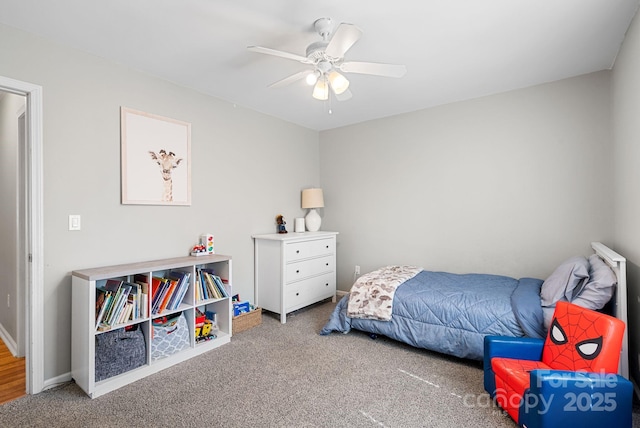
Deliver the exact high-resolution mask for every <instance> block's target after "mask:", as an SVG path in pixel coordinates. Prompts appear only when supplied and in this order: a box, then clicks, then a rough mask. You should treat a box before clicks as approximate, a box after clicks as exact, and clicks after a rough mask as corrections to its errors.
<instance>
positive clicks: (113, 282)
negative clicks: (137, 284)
mask: <svg viewBox="0 0 640 428" xmlns="http://www.w3.org/2000/svg"><path fill="white" fill-rule="evenodd" d="M122 282H123V281H121V280H118V279H107V280H106V281H105V283H104V286H103V288H104V289H105V290H106V291H109V292H110V293H111V300H110V302H109V307H108V308H107V309H106V312H105V313H104V315H103V317H102V321H101V322H106V320H108V319H109V317H110V316H111V313H112V312H113V310H114V307H115V306H116V303H117V302H116V300H117V297H116V296H117V294H118V291H120V285H122Z"/></svg>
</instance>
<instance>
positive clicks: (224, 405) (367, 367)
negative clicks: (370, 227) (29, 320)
mask: <svg viewBox="0 0 640 428" xmlns="http://www.w3.org/2000/svg"><path fill="white" fill-rule="evenodd" d="M333 307H334V304H333V303H330V302H327V303H323V304H319V305H316V306H314V307H311V308H308V309H304V310H301V311H299V312H297V313H294V314H293V315H291V316H288V317H287V323H286V324H285V325H281V324H280V323H279V322H278V319H277V317H276V316H275V315H273V314H264V315H263V320H262V324H261V325H260V326H258V327H255V328H253V329H251V330H247V331H245V332H242V333H239V334H237V335H235V336H234V337H233V338H232V340H231V343H230V344H228V345H224V346H222V347H220V348H218V349H216V350H213V351H211V352H209V353H207V354H204V355H201V356H199V357H196V358H194V359H192V360H189V361H188V362H185V363H182V364H179V365H177V366H174V367H171V368H169V369H167V370H164V371H162V372H160V373H157V374H155V375H152V376H150V377H148V378H145V379H143V380H140V381H138V382H135V383H133V384H130V385H128V386H126V387H123V388H121V389H119V390H117V391H114V392H112V393H109V394H107V395H104V396H102V397H99V398H96V399H94V400H91V399H90V398H88V397H87V396H86V395H84V393H83V392H82V391H81V390H80V389H79V388H78V387H77V386H76V385H75V384H73V383H69V384H65V385H62V386H60V387H58V388H56V389H54V390H49V391H46V392H43V393H41V394H37V395H33V396H27V397H23V398H20V399H18V400H16V401H13V402H11V403H8V404H5V405H3V406H0V427H150V426H155V427H255V426H263V427H389V428H391V427H404V428H407V427H408V428H411V427H456V428H457V427H468V426H475V427H508V428H512V427H515V424H514V423H513V422H512V421H511V419H509V418H508V417H507V416H505V415H504V414H503V413H502V412H501V411H500V410H499V409H497V408H496V407H495V406H494V404H493V403H492V402H491V401H490V400H489V399H488V396H487V394H486V393H485V392H484V390H483V386H482V369H481V365H480V363H479V362H471V361H465V360H459V359H454V358H449V357H446V356H443V355H439V354H436V353H431V352H428V351H425V350H420V349H415V348H411V347H409V346H406V345H403V344H400V343H397V342H394V341H391V340H388V339H385V338H379V339H377V340H372V339H371V338H369V336H368V335H366V334H364V333H359V332H351V333H349V334H347V335H342V334H332V335H330V336H320V335H319V334H318V332H319V331H320V329H321V328H322V326H323V325H324V323H325V322H326V321H327V319H328V317H329V313H330V312H331V310H332V309H333ZM638 416H639V415H637V414H634V427H635V426H638V427H640V423H639V419H638Z"/></svg>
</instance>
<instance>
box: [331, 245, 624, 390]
mask: <svg viewBox="0 0 640 428" xmlns="http://www.w3.org/2000/svg"><path fill="white" fill-rule="evenodd" d="M591 247H592V248H593V250H594V253H593V254H592V255H590V256H589V257H588V258H587V257H582V256H577V257H572V258H570V259H567V260H565V261H564V262H563V263H562V264H561V265H559V266H558V267H557V268H556V270H555V271H554V272H553V273H552V274H551V275H550V276H549V277H548V278H547V279H545V280H544V281H543V280H541V279H536V278H520V279H516V278H511V277H507V276H501V275H490V274H454V273H447V272H434V271H427V270H423V269H420V268H415V267H411V266H410V267H406V266H399V267H398V266H393V267H385V268H382V269H381V270H376V271H374V272H372V273H370V274H365V275H363V277H360V278H359V279H358V280H357V281H356V283H354V286H353V287H352V289H351V292H350V293H349V294H347V295H345V296H344V297H343V298H342V299H341V300H340V301H339V302H338V304H337V305H336V307H335V309H334V310H333V312H332V313H331V315H330V317H329V320H328V322H327V323H326V325H325V326H324V327H323V329H322V330H321V332H320V334H322V335H329V334H331V333H333V332H340V333H345V334H346V333H348V332H349V331H350V330H351V329H356V330H360V331H363V332H367V333H370V334H372V335H383V336H386V337H389V338H391V339H394V340H398V341H401V342H404V343H407V344H409V345H412V346H415V347H418V348H425V349H429V350H432V351H437V352H441V353H444V354H448V355H453V356H456V357H460V358H468V359H475V360H481V359H482V356H483V352H484V344H483V341H484V336H486V335H502V336H513V337H521V336H526V337H539V338H542V337H545V336H546V327H547V325H548V322H549V321H550V319H551V314H552V313H553V310H554V309H555V304H556V303H557V302H558V301H571V302H572V303H575V304H579V305H581V306H585V307H589V308H590V309H596V310H603V311H607V312H609V313H610V314H612V315H614V316H615V317H617V318H619V319H621V320H622V321H623V322H624V323H625V324H626V323H627V293H626V291H627V290H626V260H625V258H624V257H622V256H621V255H619V254H618V253H616V252H615V251H613V250H611V249H610V248H608V247H607V246H605V245H603V244H601V243H599V242H594V243H592V244H591ZM390 272H391V274H389V273H390ZM365 284H366V285H365ZM372 284H373V285H375V287H373V288H371V285H372ZM366 287H369V288H366ZM363 290H366V292H365V291H363ZM372 290H373V291H372ZM350 296H352V299H351V301H350ZM354 296H355V297H354ZM371 307H374V308H375V310H370V308H371ZM363 308H364V309H363ZM619 373H620V374H621V375H622V376H624V377H626V378H628V377H629V366H628V345H627V334H626V332H625V337H624V341H623V349H622V352H621V358H620V369H619Z"/></svg>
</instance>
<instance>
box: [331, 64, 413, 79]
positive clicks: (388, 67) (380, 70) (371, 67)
mask: <svg viewBox="0 0 640 428" xmlns="http://www.w3.org/2000/svg"><path fill="white" fill-rule="evenodd" d="M339 68H340V70H342V71H344V72H345V73H360V74H373V75H375V76H385V77H402V76H404V75H405V74H406V73H407V67H406V66H404V65H397V64H381V63H377V62H359V61H350V62H343V63H342V64H341V65H340V67H339Z"/></svg>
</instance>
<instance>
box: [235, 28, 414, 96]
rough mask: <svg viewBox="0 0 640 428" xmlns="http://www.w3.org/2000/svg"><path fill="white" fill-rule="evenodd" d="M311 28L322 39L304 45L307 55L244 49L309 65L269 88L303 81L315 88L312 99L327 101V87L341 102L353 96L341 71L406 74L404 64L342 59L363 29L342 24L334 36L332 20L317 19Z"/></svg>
mask: <svg viewBox="0 0 640 428" xmlns="http://www.w3.org/2000/svg"><path fill="white" fill-rule="evenodd" d="M313 25H314V28H315V30H316V31H317V32H318V34H319V35H320V36H321V37H322V41H318V42H314V43H311V44H310V45H309V46H307V51H306V56H302V55H297V54H293V53H289V52H284V51H280V50H276V49H271V48H265V47H262V46H248V47H247V49H248V50H250V51H252V52H258V53H262V54H267V55H274V56H279V57H281V58H286V59H292V60H294V61H299V62H301V63H302V64H308V65H311V66H312V68H310V69H308V70H303V71H299V72H297V73H294V74H292V75H291V76H288V77H285V78H284V79H282V80H279V81H277V82H274V83H272V84H271V85H269V87H270V88H277V87H282V86H285V85H289V84H291V83H294V82H296V81H298V80H301V79H306V81H307V83H308V84H309V85H314V88H313V98H315V99H318V100H326V99H328V98H329V88H331V91H332V92H333V93H334V94H335V96H336V99H337V100H339V101H344V100H348V99H349V98H351V96H352V94H351V91H349V80H347V78H346V77H344V76H343V75H342V74H341V73H340V72H343V73H360V74H370V75H375V76H385V77H402V76H404V75H405V73H406V72H407V68H406V67H405V66H404V65H397V64H383V63H375V62H361V61H345V60H344V56H345V54H346V53H347V51H348V50H349V49H350V48H351V47H352V46H353V45H354V44H355V43H356V42H357V41H358V40H359V39H360V37H361V36H362V30H360V29H359V28H358V27H356V26H355V25H353V24H346V23H341V24H340V25H338V27H337V28H336V30H335V32H333V34H332V33H331V27H332V22H331V18H320V19H318V20H316V21H315V22H314V24H313Z"/></svg>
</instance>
